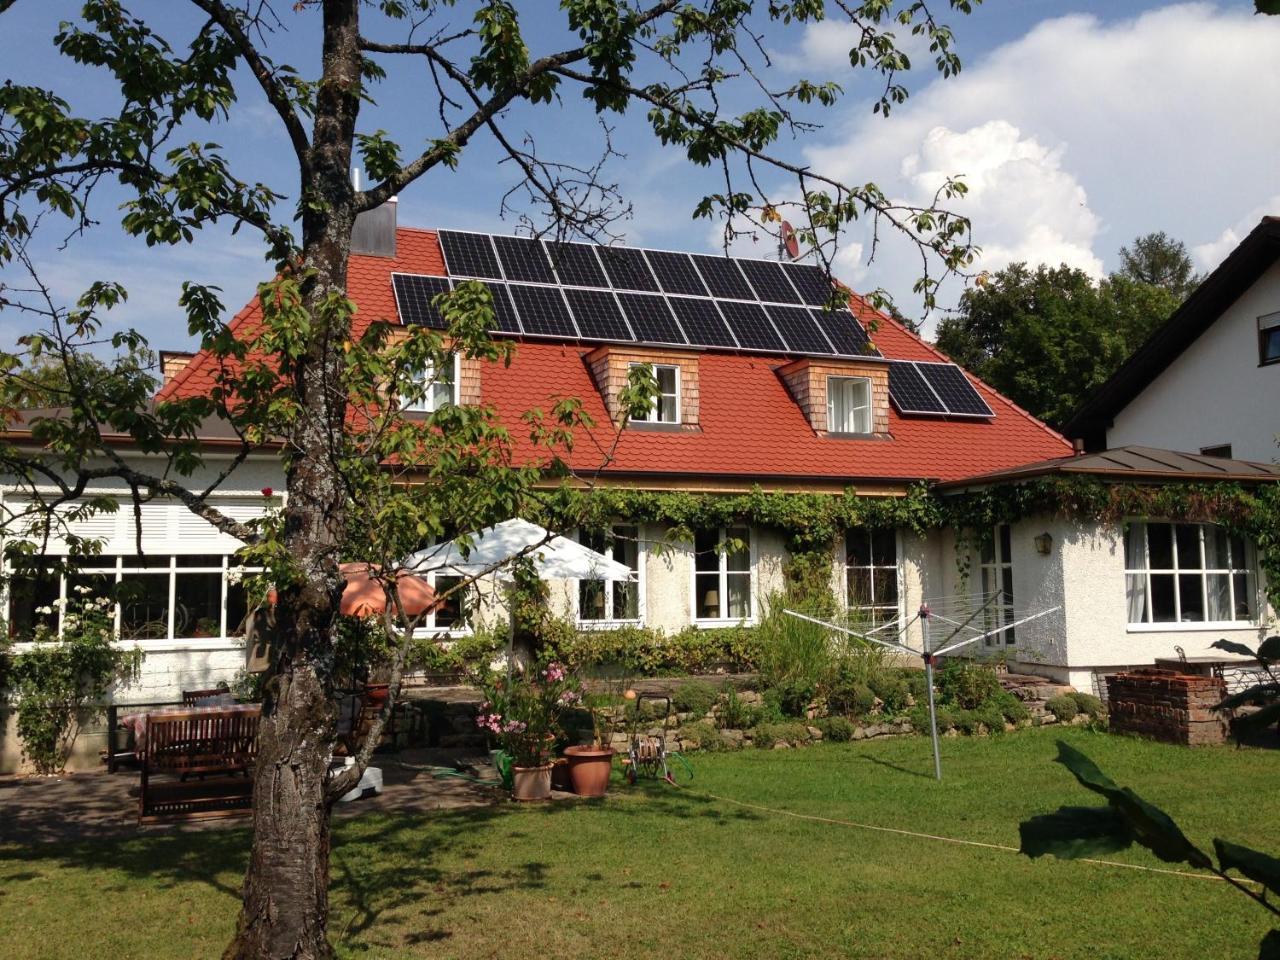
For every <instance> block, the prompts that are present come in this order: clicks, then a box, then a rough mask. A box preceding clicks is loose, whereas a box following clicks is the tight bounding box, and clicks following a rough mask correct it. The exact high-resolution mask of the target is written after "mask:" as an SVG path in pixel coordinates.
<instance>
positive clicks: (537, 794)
mask: <svg viewBox="0 0 1280 960" xmlns="http://www.w3.org/2000/svg"><path fill="white" fill-rule="evenodd" d="M511 781H512V783H511V797H512V799H514V800H550V799H551V764H549V763H544V764H542V766H540V767H512V768H511Z"/></svg>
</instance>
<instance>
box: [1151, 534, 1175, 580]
mask: <svg viewBox="0 0 1280 960" xmlns="http://www.w3.org/2000/svg"><path fill="white" fill-rule="evenodd" d="M1147 549H1148V551H1149V552H1150V554H1151V569H1152V570H1172V569H1173V527H1172V526H1171V525H1170V524H1167V523H1149V524H1147Z"/></svg>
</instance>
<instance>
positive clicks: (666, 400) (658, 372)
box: [631, 363, 680, 423]
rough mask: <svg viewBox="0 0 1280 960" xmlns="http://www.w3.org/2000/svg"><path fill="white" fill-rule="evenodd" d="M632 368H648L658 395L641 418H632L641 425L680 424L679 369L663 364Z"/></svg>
mask: <svg viewBox="0 0 1280 960" xmlns="http://www.w3.org/2000/svg"><path fill="white" fill-rule="evenodd" d="M631 366H633V367H648V368H650V369H651V370H652V371H653V378H654V380H656V381H657V383H658V393H657V395H656V396H655V397H654V398H653V400H652V402H651V403H650V405H649V409H648V411H647V412H646V413H645V414H644V415H643V416H641V417H633V418H632V419H634V420H639V421H640V422H642V423H679V422H680V368H679V367H678V366H676V365H674V364H665V363H633V364H631Z"/></svg>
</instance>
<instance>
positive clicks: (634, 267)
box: [598, 247, 658, 292]
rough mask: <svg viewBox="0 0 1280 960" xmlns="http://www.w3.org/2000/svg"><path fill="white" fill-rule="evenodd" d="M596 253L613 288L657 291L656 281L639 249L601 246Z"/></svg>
mask: <svg viewBox="0 0 1280 960" xmlns="http://www.w3.org/2000/svg"><path fill="white" fill-rule="evenodd" d="M598 253H599V254H600V265H601V266H602V267H604V272H605V274H606V275H607V276H608V277H609V282H610V283H611V284H613V287H614V289H616V290H652V291H654V292H657V289H658V281H657V280H655V279H654V277H653V271H651V270H650V269H649V264H648V262H647V261H646V260H645V258H644V253H643V252H641V251H640V250H638V249H636V248H635V247H601V248H600V249H599V251H598Z"/></svg>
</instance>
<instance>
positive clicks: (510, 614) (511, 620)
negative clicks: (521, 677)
mask: <svg viewBox="0 0 1280 960" xmlns="http://www.w3.org/2000/svg"><path fill="white" fill-rule="evenodd" d="M515 660H516V589H515V582H514V581H513V582H511V583H509V584H507V685H508V686H510V684H511V676H512V673H513V672H514V670H515Z"/></svg>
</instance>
